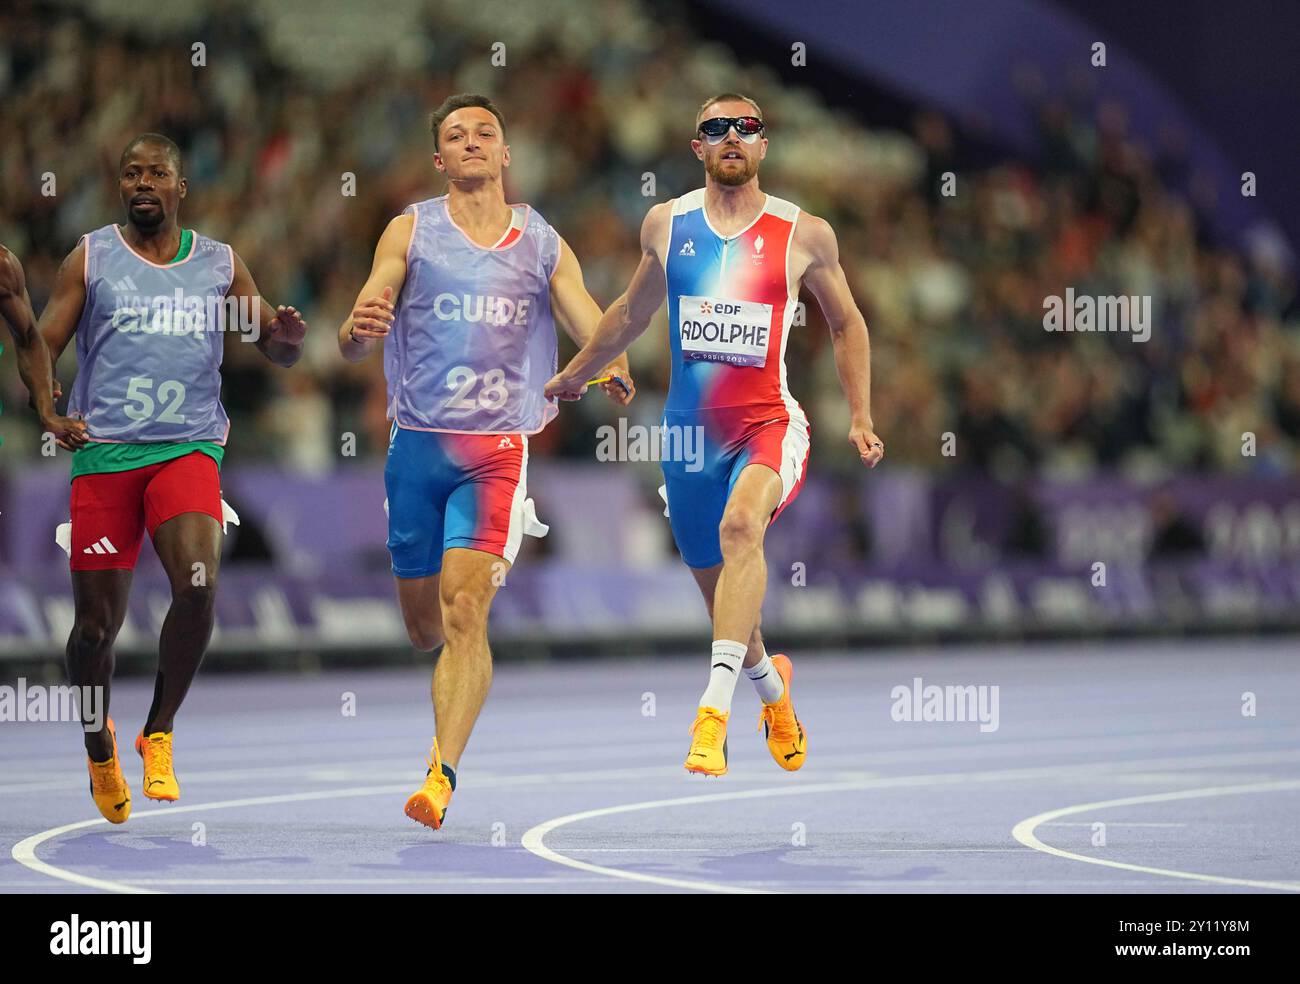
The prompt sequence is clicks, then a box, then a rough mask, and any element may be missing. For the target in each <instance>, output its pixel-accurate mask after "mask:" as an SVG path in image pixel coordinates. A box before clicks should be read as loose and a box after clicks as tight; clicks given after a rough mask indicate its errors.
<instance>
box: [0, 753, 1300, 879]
mask: <svg viewBox="0 0 1300 984" xmlns="http://www.w3.org/2000/svg"><path fill="white" fill-rule="evenodd" d="M1279 757H1280V756H1279V755H1278V753H1262V754H1258V755H1256V756H1255V757H1254V758H1253V759H1252V758H1251V757H1250V756H1248V755H1242V754H1235V753H1234V754H1230V755H1226V756H1222V755H1220V756H1209V757H1208V758H1213V759H1214V760H1216V761H1218V760H1222V759H1225V758H1227V759H1231V760H1233V761H1234V762H1237V763H1240V762H1242V761H1243V760H1245V761H1256V760H1259V761H1274V760H1277V759H1278V758H1279ZM1290 757H1294V753H1292V755H1290V756H1286V758H1290ZM1283 760H1286V759H1285V758H1284V759H1283ZM1151 761H1152V760H1131V761H1128V762H1124V761H1120V762H1094V763H1088V764H1080V765H1071V766H1064V767H1062V766H1056V767H1053V766H1035V767H1028V768H1026V767H1020V768H1014V769H1003V770H996V771H990V772H962V773H937V774H922V775H915V776H895V777H870V778H862V779H857V780H852V781H848V780H846V781H839V782H823V783H815V784H814V783H809V784H800V785H794V786H781V787H771V788H760V789H748V790H735V791H732V792H724V793H717V794H711V795H707V796H703V797H699V796H688V797H680V798H677V799H672V800H658V801H653V802H651V803H648V804H636V803H634V804H629V805H626V806H621V807H611V808H604V809H601V810H593V811H587V812H585V813H579V814H570V815H569V816H567V817H559V818H557V819H556V820H550V821H546V822H545V823H543V824H538V825H537V826H535V827H533V828H532V829H530V830H529V831H527V832H526V833H525V834H524V838H523V846H524V847H525V848H526V849H527V850H529V851H530V852H531V853H533V854H536V855H537V856H539V857H542V858H544V859H545V860H548V861H553V862H555V863H557V864H564V865H567V866H569V867H576V868H580V869H582V870H587V871H590V872H592V873H598V874H603V875H606V876H608V877H612V878H622V879H630V880H633V881H647V882H651V883H659V880H658V879H657V876H650V875H641V874H640V873H635V872H626V871H620V870H619V869H615V868H604V867H601V866H598V865H590V864H587V863H586V862H582V861H577V860H576V859H572V858H566V857H565V856H564V855H561V854H559V853H558V852H555V851H552V850H551V849H550V848H549V847H546V846H545V844H543V843H542V838H543V837H544V835H545V834H546V833H549V832H550V831H551V830H554V829H555V828H556V827H560V826H564V825H566V824H568V823H573V822H576V821H578V820H582V819H590V818H592V817H595V816H605V815H609V814H612V813H624V812H633V811H636V810H643V809H651V808H654V807H657V806H661V805H676V804H680V803H696V802H710V801H724V800H736V799H752V798H757V797H764V796H791V795H795V796H798V795H808V794H813V793H817V792H840V791H850V790H861V789H874V788H889V787H906V786H926V785H939V784H944V783H966V782H997V781H1014V780H1029V779H1060V778H1061V777H1062V774H1063V773H1064V774H1071V775H1073V774H1077V773H1080V772H1083V773H1090V772H1096V773H1097V779H1099V780H1100V779H1106V778H1112V777H1113V775H1114V770H1116V769H1117V768H1119V769H1123V768H1126V767H1132V766H1134V765H1139V764H1140V765H1149V764H1150V762H1151ZM1159 761H1163V760H1159ZM1182 761H1184V762H1185V763H1186V764H1188V765H1199V764H1204V760H1203V759H1201V758H1198V757H1189V758H1185V759H1183V760H1182ZM615 771H616V770H610V774H611V775H612V774H613V773H615ZM653 771H655V770H653V769H650V770H647V769H627V770H623V775H624V776H625V777H635V778H641V779H644V778H645V777H646V774H647V772H653ZM535 775H536V774H535ZM550 775H551V776H552V777H555V778H558V777H562V776H572V775H575V773H553V774H550ZM492 778H493V779H495V780H496V781H499V782H500V783H501V784H502V785H509V784H512V783H513V782H514V781H515V780H517V779H519V778H520V777H512V776H500V777H492ZM530 778H531V777H530ZM484 779H485V780H488V779H489V777H484ZM485 784H487V783H485ZM1297 784H1300V783H1297ZM408 790H409V784H402V785H384V786H362V787H352V788H347V789H342V790H313V791H311V792H303V793H286V794H281V795H275V796H260V797H250V798H243V799H235V800H222V801H217V802H212V803H199V804H193V805H188V806H169V807H165V808H159V809H153V810H146V811H143V812H137V813H135V814H133V816H135V817H151V816H169V815H174V814H179V813H192V812H198V811H201V810H220V809H233V808H238V807H244V806H262V805H268V804H275V803H293V802H305V801H310V800H319V799H329V798H334V797H352V796H371V795H381V794H388V793H398V792H407V791H408ZM1139 799H1141V798H1139ZM1115 802H1129V800H1122V801H1115ZM1056 815H1064V814H1056ZM1042 819H1051V817H1049V816H1048V815H1046V814H1044V815H1043V818H1042ZM98 824H103V825H104V826H105V827H109V826H111V825H109V823H108V821H107V820H104V819H103V818H100V817H97V818H95V819H92V820H82V821H78V822H76V823H70V824H64V825H63V826H60V827H53V828H51V829H49V830H44V831H41V832H39V833H36V834H33V835H31V836H30V837H27V838H25V839H24V840H22V841H19V842H18V843H17V844H15V845H14V846H13V849H12V851H11V854H12V856H13V859H14V860H15V861H17V862H18V863H20V864H22V865H24V866H26V867H28V868H30V869H32V870H33V871H36V872H38V873H40V874H42V875H46V876H48V877H51V878H57V879H60V880H63V881H67V882H71V883H73V884H77V885H82V886H84V887H89V888H97V889H100V890H102V891H108V892H122V893H129V894H140V893H147V892H149V891H150V890H149V889H146V888H138V887H135V886H133V885H131V884H130V883H129V882H114V881H109V880H107V879H100V878H93V877H90V876H87V875H81V874H78V873H76V872H73V871H68V870H66V869H63V868H58V867H56V866H54V865H51V864H48V863H47V862H45V861H42V860H40V859H39V858H38V857H37V856H36V848H37V847H39V846H40V845H41V844H43V843H45V842H46V841H49V840H52V839H54V838H56V837H59V836H62V835H63V834H66V833H70V832H72V831H75V830H82V829H85V828H88V827H94V826H96V825H98ZM542 828H546V829H542ZM530 837H531V838H532V840H531V842H530ZM530 843H532V846H530ZM664 883H666V884H670V885H672V886H673V887H686V888H694V889H697V890H700V891H722V892H727V891H732V890H733V889H731V888H729V887H728V886H725V885H717V884H714V883H708V882H692V881H686V880H675V879H667V880H666V881H664ZM739 890H741V891H750V892H752V891H765V890H762V889H743V888H742V889H739Z"/></svg>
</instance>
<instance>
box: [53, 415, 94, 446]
mask: <svg viewBox="0 0 1300 984" xmlns="http://www.w3.org/2000/svg"><path fill="white" fill-rule="evenodd" d="M41 430H43V431H45V433H47V434H53V435H54V441H55V443H56V444H58V446H59V447H61V448H63V450H65V451H76V450H77V449H78V448H80V447H83V446H84V445H85V443H86V442H87V441H89V440H90V435H89V434H87V433H86V422H85V421H84V420H78V419H77V418H75V417H60V416H58V415H57V414H56V415H55V416H53V417H46V418H45V419H44V420H42V421H41Z"/></svg>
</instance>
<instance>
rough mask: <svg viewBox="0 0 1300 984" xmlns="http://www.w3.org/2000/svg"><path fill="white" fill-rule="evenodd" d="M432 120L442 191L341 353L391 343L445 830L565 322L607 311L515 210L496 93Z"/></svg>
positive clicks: (397, 254) (405, 546)
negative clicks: (432, 660)
mask: <svg viewBox="0 0 1300 984" xmlns="http://www.w3.org/2000/svg"><path fill="white" fill-rule="evenodd" d="M430 122H431V129H432V131H433V136H434V149H435V151H436V152H435V154H434V157H433V162H434V167H435V168H437V170H438V171H440V172H441V173H443V174H445V175H447V178H448V182H449V184H448V192H447V194H446V195H443V196H442V197H439V198H431V199H429V200H427V201H423V202H418V203H416V204H414V205H410V206H408V207H407V208H406V209H405V210H404V211H403V212H402V214H401V215H399V216H397V217H396V218H395V219H393V220H392V222H390V223H389V225H388V228H387V229H386V230H385V231H384V234H383V236H382V237H381V238H380V240H379V245H378V246H377V247H376V249H375V260H374V265H373V267H372V268H371V272H370V279H369V280H367V281H366V285H365V286H364V287H363V288H362V289H361V293H360V294H359V295H358V296H357V303H356V307H355V309H354V310H353V312H352V316H351V317H350V318H348V320H347V321H345V322H344V323H343V326H342V327H341V328H340V329H339V348H340V350H341V351H342V353H343V356H344V357H345V358H347V359H349V360H351V361H354V362H355V361H357V360H359V359H362V358H365V356H366V355H367V354H368V353H369V352H370V350H371V349H372V348H373V347H374V345H375V343H376V342H377V341H379V340H382V339H385V338H386V339H387V342H386V343H385V345H384V371H385V374H386V376H387V378H388V398H389V415H390V417H391V418H392V420H393V428H392V435H391V437H390V443H389V447H388V465H387V467H386V468H385V469H384V483H385V486H386V488H387V492H388V503H387V505H388V549H389V552H390V554H391V555H392V561H393V574H394V575H395V577H396V579H397V597H398V601H399V603H400V605H401V609H402V618H403V619H404V621H405V623H406V630H407V633H408V635H409V636H410V638H411V643H412V644H413V645H414V646H415V647H416V648H417V649H420V650H423V651H426V652H431V651H433V650H434V649H436V648H437V647H438V645H439V644H443V649H442V653H441V654H440V655H439V657H438V661H437V667H436V668H435V670H434V674H433V709H434V723H435V728H436V737H435V738H434V741H433V750H432V752H431V754H430V759H429V771H428V773H427V774H426V776H425V781H424V785H423V787H422V788H421V789H420V790H419V791H417V792H416V793H415V794H414V795H412V796H411V797H410V799H409V800H408V801H407V803H406V815H407V816H409V817H410V818H411V819H413V820H416V821H418V822H419V823H423V824H425V825H427V826H429V827H432V828H433V829H434V830H437V829H438V828H439V827H440V826H441V825H442V822H443V818H444V817H445V816H446V812H447V804H448V803H449V802H450V801H451V795H452V791H453V790H454V789H455V788H456V768H457V766H458V764H459V762H460V756H461V753H462V752H463V751H464V749H465V745H466V743H467V742H468V740H469V735H470V731H471V730H472V729H473V727H474V721H475V719H476V718H477V717H478V713H479V710H480V709H481V708H482V706H483V701H484V699H485V698H486V696H487V691H488V687H489V685H490V684H491V681H492V654H491V651H490V650H489V648H488V638H487V623H488V610H489V608H490V606H491V604H492V598H493V596H494V595H495V594H496V590H497V587H498V586H499V585H500V584H501V583H502V578H503V576H504V574H505V572H506V570H508V568H509V566H510V565H511V564H513V563H514V559H515V556H516V553H517V551H518V550H519V543H520V540H521V539H522V537H523V536H524V535H525V534H526V533H538V534H540V533H545V531H546V527H544V526H541V524H539V523H537V520H536V518H535V516H534V515H533V512H532V500H530V499H528V498H527V469H528V435H529V434H535V433H537V432H538V431H540V430H541V429H542V428H543V427H544V426H545V425H546V423H547V422H548V421H549V420H551V418H552V417H554V416H555V414H556V412H557V408H556V406H555V404H554V402H553V401H549V400H547V399H546V397H545V396H544V395H543V393H542V389H543V387H544V386H545V384H546V380H547V379H548V378H550V376H551V374H552V373H553V372H555V363H556V350H555V344H556V339H555V325H556V324H557V323H558V324H559V325H560V327H562V328H564V330H565V331H566V332H567V333H568V334H569V335H570V336H572V337H573V339H574V340H575V341H576V342H577V343H578V344H579V345H582V344H584V343H585V342H586V341H587V340H588V339H589V338H590V337H591V334H592V332H593V331H594V330H595V327H596V323H597V322H598V321H599V320H600V308H599V307H598V306H597V304H596V302H595V301H593V300H592V299H591V295H589V294H588V293H587V289H586V287H585V286H583V282H582V270H581V268H580V267H579V266H578V260H577V258H576V257H575V256H574V255H573V251H572V250H570V249H569V247H568V244H566V243H565V241H564V240H563V239H561V238H560V236H559V235H558V234H557V233H556V231H555V230H554V229H552V228H551V227H550V226H549V225H547V223H546V221H545V220H544V219H543V218H542V217H541V216H540V215H538V214H537V213H536V212H534V211H532V210H531V209H530V208H529V207H528V206H527V205H507V204H506V199H505V192H504V191H503V189H502V184H501V176H502V171H503V169H504V168H505V167H507V166H508V165H509V164H510V149H509V147H507V146H506V143H505V135H504V134H505V124H504V122H503V120H502V118H501V113H500V112H499V111H498V110H497V108H496V107H495V106H494V105H493V104H492V102H491V101H490V100H488V99H487V98H485V97H483V96H476V95H471V94H461V95H457V96H451V97H449V98H447V99H446V100H445V101H444V102H443V103H442V105H441V106H439V107H438V109H437V110H435V111H434V113H433V116H432V119H431V121H430ZM394 298H396V300H394ZM615 356H618V358H617V359H615ZM607 362H608V363H609V364H608V365H607V367H606V371H605V373H604V374H605V375H611V376H613V377H616V378H612V379H610V380H609V381H608V382H605V383H603V384H602V385H603V387H604V388H605V390H606V392H607V393H608V394H609V395H610V397H611V398H612V399H614V400H616V401H617V402H619V403H621V404H626V403H627V402H628V401H629V400H631V398H632V393H633V389H632V385H631V379H630V376H629V375H628V373H627V359H626V357H625V356H623V355H622V353H621V352H615V353H613V354H612V355H611V356H610V360H607ZM619 379H621V380H623V383H619V382H618V380H619Z"/></svg>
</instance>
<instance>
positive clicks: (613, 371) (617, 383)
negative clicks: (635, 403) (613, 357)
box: [597, 366, 636, 407]
mask: <svg viewBox="0 0 1300 984" xmlns="http://www.w3.org/2000/svg"><path fill="white" fill-rule="evenodd" d="M600 375H601V376H608V377H609V379H607V380H606V381H605V382H603V383H601V384H600V388H601V389H603V390H604V391H605V395H606V396H608V397H609V398H610V399H611V400H613V401H614V402H615V403H617V404H618V405H619V406H620V407H625V406H627V405H628V404H629V403H631V402H632V397H634V396H636V383H634V382H632V374H631V373H630V372H628V371H627V370H626V369H624V368H622V367H621V366H610V367H609V368H608V369H606V370H605V371H604V372H602V373H601V374H600ZM597 378H599V377H597Z"/></svg>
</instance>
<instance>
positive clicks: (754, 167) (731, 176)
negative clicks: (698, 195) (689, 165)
mask: <svg viewBox="0 0 1300 984" xmlns="http://www.w3.org/2000/svg"><path fill="white" fill-rule="evenodd" d="M704 170H705V173H707V174H708V176H709V177H711V178H712V179H713V180H714V181H716V182H717V183H718V184H720V185H727V186H728V187H731V188H735V187H739V186H740V185H743V184H747V183H749V182H750V181H752V180H753V179H754V175H756V174H758V161H756V160H751V159H750V158H748V157H746V158H745V167H744V169H743V170H741V171H729V170H724V169H723V167H722V158H720V157H719V158H716V159H715V160H714V161H712V162H709V161H706V162H705V164H704Z"/></svg>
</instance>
